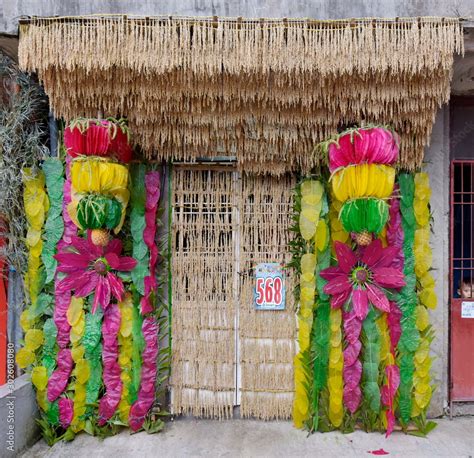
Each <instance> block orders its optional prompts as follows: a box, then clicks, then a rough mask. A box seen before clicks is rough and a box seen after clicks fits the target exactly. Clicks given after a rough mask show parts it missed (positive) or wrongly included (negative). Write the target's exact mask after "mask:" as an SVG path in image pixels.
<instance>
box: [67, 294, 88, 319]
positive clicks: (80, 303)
mask: <svg viewBox="0 0 474 458" xmlns="http://www.w3.org/2000/svg"><path fill="white" fill-rule="evenodd" d="M83 307H84V299H82V297H76V296H73V297H72V298H71V303H70V304H69V307H68V309H67V313H66V316H67V322H68V323H69V325H70V326H75V325H76V324H77V323H78V321H79V319H80V318H81V316H82V315H83Z"/></svg>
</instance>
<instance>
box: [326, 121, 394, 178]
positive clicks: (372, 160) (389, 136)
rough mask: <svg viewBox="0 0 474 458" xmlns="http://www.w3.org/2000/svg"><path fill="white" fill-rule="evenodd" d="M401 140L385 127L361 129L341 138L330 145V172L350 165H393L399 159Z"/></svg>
mask: <svg viewBox="0 0 474 458" xmlns="http://www.w3.org/2000/svg"><path fill="white" fill-rule="evenodd" d="M399 144H400V139H399V137H398V135H397V134H395V133H392V132H390V131H389V130H387V129H384V128H383V127H373V128H370V129H359V130H357V131H355V132H348V133H346V134H345V135H342V136H341V137H339V139H338V142H337V143H331V144H330V145H329V170H330V171H331V172H334V170H336V169H338V168H340V167H347V166H348V165H350V164H386V165H391V164H393V163H394V162H395V161H396V160H397V157H398V146H399Z"/></svg>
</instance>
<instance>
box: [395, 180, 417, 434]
mask: <svg viewBox="0 0 474 458" xmlns="http://www.w3.org/2000/svg"><path fill="white" fill-rule="evenodd" d="M399 185H400V195H401V200H400V212H401V215H402V227H403V233H404V241H403V254H404V259H405V262H404V269H403V272H404V276H405V282H406V286H405V287H404V288H403V289H402V290H401V292H400V294H399V295H398V298H397V304H398V305H399V307H400V310H401V312H402V318H401V330H402V333H401V336H400V340H399V343H398V350H399V355H398V363H399V367H400V387H399V401H398V408H399V411H400V421H401V422H402V425H407V424H408V422H409V420H410V418H411V413H412V390H413V374H414V370H415V366H414V354H415V351H416V350H417V348H418V344H419V339H420V336H419V331H418V329H417V327H416V315H415V309H416V305H417V296H416V290H415V287H416V277H415V258H414V252H413V251H414V250H413V245H414V240H415V227H416V221H415V214H414V210H413V202H414V191H415V183H414V179H413V175H411V174H407V173H402V174H400V175H399Z"/></svg>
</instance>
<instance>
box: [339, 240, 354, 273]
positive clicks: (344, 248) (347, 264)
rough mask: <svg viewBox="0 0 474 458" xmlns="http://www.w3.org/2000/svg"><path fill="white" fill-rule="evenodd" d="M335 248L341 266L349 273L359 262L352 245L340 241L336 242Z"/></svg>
mask: <svg viewBox="0 0 474 458" xmlns="http://www.w3.org/2000/svg"><path fill="white" fill-rule="evenodd" d="M334 250H335V251H336V256H337V260H338V261H339V267H340V268H341V269H342V271H343V272H344V273H346V274H348V273H349V272H350V271H351V270H352V268H353V267H354V266H355V264H356V262H357V257H356V255H355V253H354V252H353V251H352V249H351V247H349V246H348V245H346V244H345V243H342V242H339V241H338V242H335V243H334Z"/></svg>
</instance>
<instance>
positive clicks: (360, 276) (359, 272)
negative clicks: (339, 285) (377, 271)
mask: <svg viewBox="0 0 474 458" xmlns="http://www.w3.org/2000/svg"><path fill="white" fill-rule="evenodd" d="M352 280H353V281H354V282H355V283H358V284H359V285H360V284H363V283H366V282H367V281H368V280H370V271H369V270H368V269H367V268H366V267H362V266H359V267H356V268H355V269H354V270H353V271H352Z"/></svg>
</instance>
